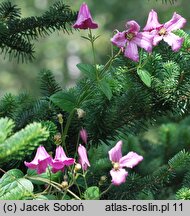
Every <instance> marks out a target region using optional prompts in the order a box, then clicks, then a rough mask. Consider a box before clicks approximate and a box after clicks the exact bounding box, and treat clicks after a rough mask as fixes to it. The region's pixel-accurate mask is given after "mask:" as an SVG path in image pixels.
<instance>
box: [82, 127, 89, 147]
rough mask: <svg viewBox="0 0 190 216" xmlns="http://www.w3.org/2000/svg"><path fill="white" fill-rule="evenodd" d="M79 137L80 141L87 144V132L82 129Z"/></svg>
mask: <svg viewBox="0 0 190 216" xmlns="http://www.w3.org/2000/svg"><path fill="white" fill-rule="evenodd" d="M80 137H81V139H82V141H83V142H84V143H85V144H87V138H88V134H87V131H86V130H85V129H84V128H82V130H80Z"/></svg>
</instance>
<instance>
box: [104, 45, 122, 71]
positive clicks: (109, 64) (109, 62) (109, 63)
mask: <svg viewBox="0 0 190 216" xmlns="http://www.w3.org/2000/svg"><path fill="white" fill-rule="evenodd" d="M120 53H121V49H120V50H119V52H118V53H117V54H116V55H113V56H112V57H111V58H110V59H109V60H108V61H107V63H106V64H105V65H104V68H103V69H102V71H101V74H103V73H104V72H105V71H106V70H108V68H109V67H110V66H111V64H112V62H113V61H114V60H115V59H116V58H117V57H118V56H119V55H120Z"/></svg>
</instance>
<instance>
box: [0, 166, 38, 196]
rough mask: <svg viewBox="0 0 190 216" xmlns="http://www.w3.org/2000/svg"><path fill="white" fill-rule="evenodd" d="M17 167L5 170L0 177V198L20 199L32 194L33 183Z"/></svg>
mask: <svg viewBox="0 0 190 216" xmlns="http://www.w3.org/2000/svg"><path fill="white" fill-rule="evenodd" d="M23 176H24V174H23V173H22V172H21V171H20V170H18V169H12V170H9V171H8V172H6V173H5V174H4V175H3V176H2V178H1V179H0V200H22V199H23V198H25V197H31V195H33V189H34V187H33V184H32V183H31V182H30V181H29V180H27V179H25V178H23Z"/></svg>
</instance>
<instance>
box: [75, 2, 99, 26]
mask: <svg viewBox="0 0 190 216" xmlns="http://www.w3.org/2000/svg"><path fill="white" fill-rule="evenodd" d="M73 28H76V29H88V28H89V29H96V28H98V24H97V23H95V22H94V21H93V19H92V16H91V14H90V10H89V8H88V5H87V4H86V3H83V4H82V5H81V7H80V10H79V13H78V17H77V20H76V22H75V24H74V25H73Z"/></svg>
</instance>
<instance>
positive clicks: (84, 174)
mask: <svg viewBox="0 0 190 216" xmlns="http://www.w3.org/2000/svg"><path fill="white" fill-rule="evenodd" d="M82 176H83V178H84V184H85V187H86V189H87V188H88V184H87V181H86V173H85V172H84V170H83V175H82Z"/></svg>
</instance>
